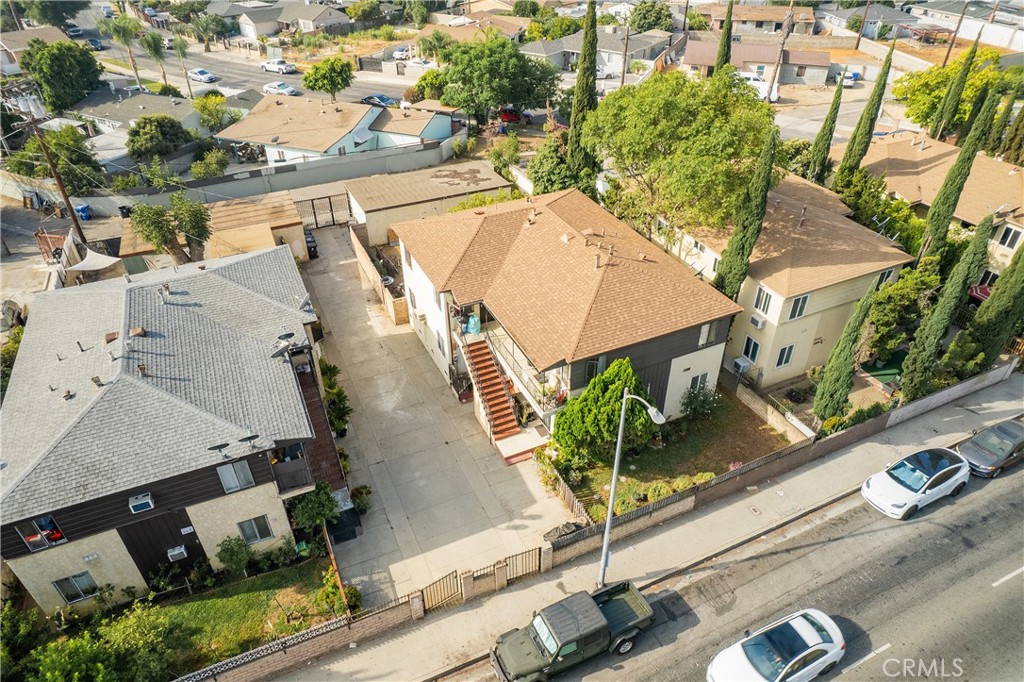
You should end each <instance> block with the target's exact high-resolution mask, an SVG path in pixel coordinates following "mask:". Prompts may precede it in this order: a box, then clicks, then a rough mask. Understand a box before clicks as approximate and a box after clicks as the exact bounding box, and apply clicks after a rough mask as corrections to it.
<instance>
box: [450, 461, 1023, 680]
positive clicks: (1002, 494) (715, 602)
mask: <svg viewBox="0 0 1024 682" xmlns="http://www.w3.org/2000/svg"><path fill="white" fill-rule="evenodd" d="M1022 482H1024V470H1021V469H1018V470H1017V471H1015V472H1013V473H1011V474H1010V475H1007V476H1005V477H1004V478H1000V479H996V480H992V481H983V480H979V479H975V478H972V479H971V481H970V483H969V485H968V488H967V489H966V490H965V491H964V493H963V494H962V495H961V496H960V497H959V498H957V499H955V500H953V499H948V498H947V499H944V500H942V501H940V502H937V503H935V504H934V505H932V506H930V507H927V508H926V509H924V510H923V511H922V512H921V513H920V515H919V516H917V517H915V518H914V519H913V520H912V521H909V522H899V521H893V520H891V519H888V518H884V517H882V516H881V515H880V514H878V513H877V512H875V511H874V510H872V509H871V508H869V507H868V506H867V505H866V504H865V503H864V502H863V501H862V500H861V498H860V496H859V495H858V496H855V497H851V498H848V499H847V500H845V501H843V502H840V503H838V504H837V505H835V506H834V508H833V509H832V510H830V511H831V513H832V514H833V516H832V517H831V518H830V519H829V520H827V521H825V522H818V523H817V524H816V525H810V522H808V521H805V522H800V523H803V524H805V526H806V527H805V530H804V532H802V533H800V534H796V535H794V529H793V528H790V529H788V530H787V531H784V533H785V536H786V539H784V540H782V541H781V542H777V543H775V544H771V545H767V544H765V543H763V542H762V543H759V545H758V547H756V548H751V547H747V548H740V549H739V550H737V551H735V552H733V553H730V554H728V555H726V556H723V557H722V558H720V559H719V560H717V561H714V562H712V563H710V564H709V565H707V566H705V567H701V568H699V569H697V570H696V571H693V572H691V573H690V574H688V575H686V576H684V577H682V578H681V579H674V580H673V581H670V582H666V583H665V584H661V585H657V586H654V587H653V588H652V590H650V591H648V592H647V597H648V599H650V600H652V602H653V604H654V608H655V613H656V614H657V616H658V624H657V625H656V626H655V628H654V629H653V630H652V631H650V632H649V633H646V634H645V635H643V636H642V637H641V638H640V639H639V640H638V646H637V648H636V649H634V652H633V653H631V654H629V655H628V656H626V657H625V658H619V657H616V656H612V655H604V656H600V657H598V658H596V659H594V660H592V661H589V662H587V663H586V664H584V665H583V666H581V667H580V668H577V669H575V670H572V671H569V672H568V673H567V674H565V675H564V676H561V677H560V678H559V679H563V680H595V681H596V680H616V681H619V680H644V681H673V682H674V681H677V680H678V681H687V682H688V681H697V680H703V679H704V677H705V672H706V667H707V664H708V662H709V660H710V659H711V657H712V656H714V655H715V654H716V653H717V652H719V651H720V650H722V649H724V648H725V647H727V646H729V645H730V644H732V643H733V642H735V641H737V640H738V639H740V638H742V636H743V631H744V630H746V629H756V628H758V627H760V626H762V625H766V624H768V623H770V622H772V621H773V620H775V619H777V618H780V617H782V616H785V615H787V614H789V613H792V612H795V611H798V610H800V609H802V608H807V607H815V608H818V609H821V610H823V611H825V612H826V613H829V614H830V615H832V616H833V618H834V619H835V620H836V622H837V623H838V624H839V626H840V628H841V629H842V630H843V632H844V634H845V636H846V639H847V650H846V655H845V657H844V658H843V660H842V661H841V662H840V664H839V667H838V668H837V669H836V670H835V671H834V672H833V673H832V674H831V675H829V676H828V679H842V680H857V681H861V680H864V681H870V680H892V679H931V680H935V679H963V680H979V681H981V680H987V681H991V682H1001V681H1012V680H1021V679H1024V663H1022V657H1021V652H1022V651H1024V632H1022V628H1021V625H1022V624H1024V598H1022V594H1024V542H1022V539H1024V500H1022V498H1021V484H1022ZM540 606H543V605H542V604H538V607H540ZM495 634H496V635H497V634H499V633H495ZM445 679H446V680H450V679H451V680H463V681H466V682H469V681H471V680H472V681H476V680H487V679H493V672H492V671H490V670H489V669H488V667H487V665H486V664H480V665H477V666H474V667H472V668H470V669H467V670H465V671H463V672H461V673H458V674H455V675H453V676H451V677H450V678H445Z"/></svg>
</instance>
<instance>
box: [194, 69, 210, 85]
mask: <svg viewBox="0 0 1024 682" xmlns="http://www.w3.org/2000/svg"><path fill="white" fill-rule="evenodd" d="M188 79H189V80H191V81H199V82H200V83H212V82H213V81H215V80H217V77H216V76H214V75H213V74H212V73H210V72H209V71H207V70H206V69H189V72H188Z"/></svg>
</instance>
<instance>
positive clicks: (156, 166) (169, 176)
mask: <svg viewBox="0 0 1024 682" xmlns="http://www.w3.org/2000/svg"><path fill="white" fill-rule="evenodd" d="M139 174H140V175H142V177H143V178H145V180H146V182H147V183H148V184H149V186H150V187H156V188H157V189H159V190H160V191H161V192H163V191H164V190H166V189H167V188H168V187H176V186H179V185H181V176H179V175H178V174H177V173H175V172H174V171H173V170H171V167H170V166H168V165H167V164H166V163H161V162H160V157H159V156H154V157H153V158H152V160H150V162H149V163H148V164H147V165H144V166H141V165H140V166H139ZM136 186H137V185H136Z"/></svg>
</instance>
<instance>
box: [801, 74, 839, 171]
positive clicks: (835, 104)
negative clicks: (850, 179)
mask: <svg viewBox="0 0 1024 682" xmlns="http://www.w3.org/2000/svg"><path fill="white" fill-rule="evenodd" d="M845 75H846V71H845V70H844V71H843V76H845ZM843 76H840V77H839V80H838V81H837V83H836V91H835V93H834V94H833V95H832V106H830V107H829V109H828V114H826V116H825V122H824V123H822V125H821V130H819V131H818V136H817V137H815V138H814V144H813V145H811V161H810V164H809V165H808V168H807V179H808V180H810V181H811V182H813V183H816V184H818V185H824V184H825V179H826V178H827V177H828V152H829V149H831V147H832V135H834V134H835V132H836V120H837V119H838V118H839V105H840V103H841V102H842V99H843Z"/></svg>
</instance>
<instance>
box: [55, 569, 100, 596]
mask: <svg viewBox="0 0 1024 682" xmlns="http://www.w3.org/2000/svg"><path fill="white" fill-rule="evenodd" d="M53 586H54V587H55V588H57V591H58V592H59V593H60V596H61V597H62V598H63V599H64V603H66V604H74V603H75V602H76V601H82V600H83V599H88V598H89V597H91V596H92V595H94V594H96V593H97V592H99V589H100V588H99V587H97V585H96V581H95V580H93V579H92V576H91V575H89V571H83V572H81V573H76V574H75V575H69V576H68V577H67V578H61V579H60V580H54V581H53Z"/></svg>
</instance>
